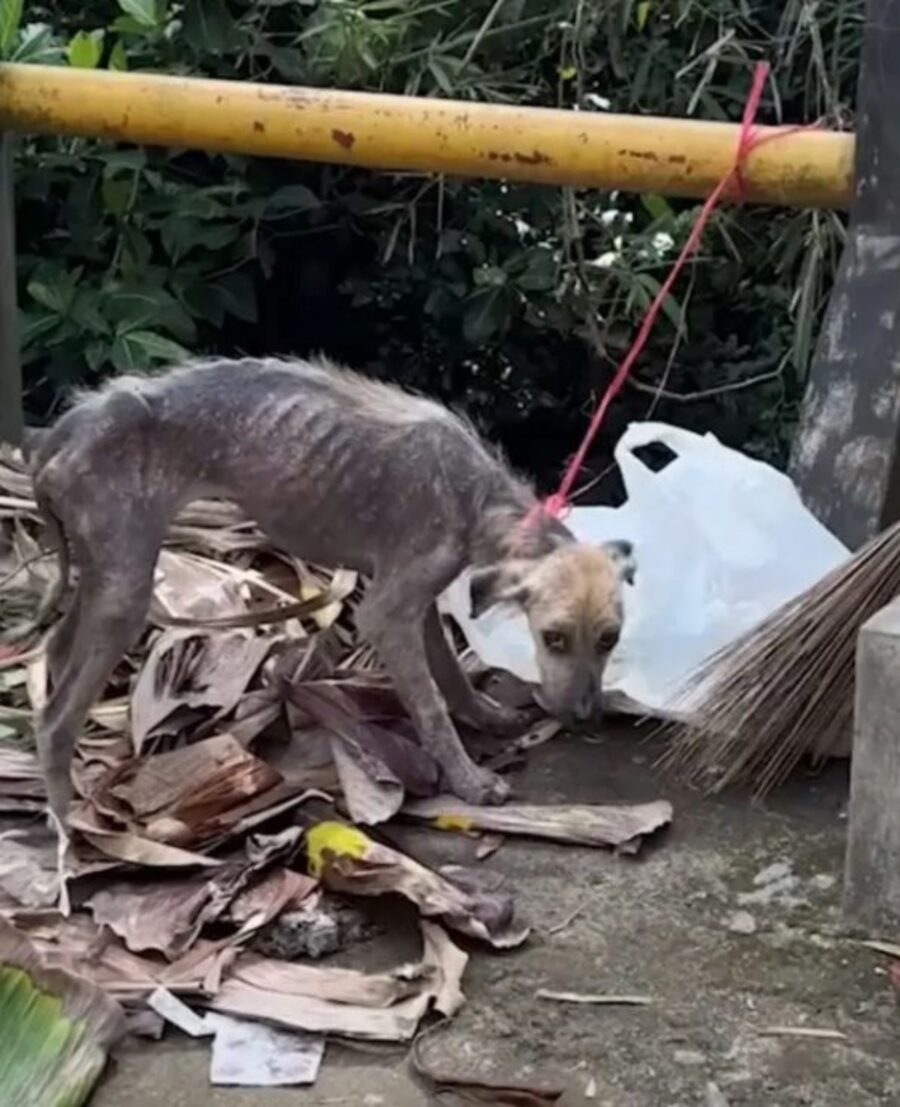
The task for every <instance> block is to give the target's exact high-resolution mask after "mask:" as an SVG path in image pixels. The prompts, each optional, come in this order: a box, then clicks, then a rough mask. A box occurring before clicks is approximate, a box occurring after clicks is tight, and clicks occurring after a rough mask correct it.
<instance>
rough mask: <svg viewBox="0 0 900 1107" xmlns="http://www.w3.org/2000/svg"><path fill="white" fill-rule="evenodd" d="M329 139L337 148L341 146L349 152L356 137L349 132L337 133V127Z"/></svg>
mask: <svg viewBox="0 0 900 1107" xmlns="http://www.w3.org/2000/svg"><path fill="white" fill-rule="evenodd" d="M331 137H332V138H333V139H334V141H335V142H336V143H337V144H338V146H343V148H344V149H345V150H349V149H350V147H351V146H352V145H353V143H354V142H356V135H354V134H351V133H350V131H339V130H338V129H337V127H335V128H334V130H333V131H332V132H331Z"/></svg>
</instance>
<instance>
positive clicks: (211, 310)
mask: <svg viewBox="0 0 900 1107" xmlns="http://www.w3.org/2000/svg"><path fill="white" fill-rule="evenodd" d="M184 302H185V304H186V305H187V306H188V308H190V310H191V312H192V313H193V314H194V315H196V316H198V317H199V318H201V319H206V320H208V321H209V322H210V323H212V324H213V326H214V327H221V326H222V323H223V322H224V320H225V300H224V298H223V296H222V292H221V290H220V289H219V288H218V287H217V286H216V285H214V284H206V283H204V282H202V281H198V282H197V283H196V284H191V285H188V287H187V288H185V290H184Z"/></svg>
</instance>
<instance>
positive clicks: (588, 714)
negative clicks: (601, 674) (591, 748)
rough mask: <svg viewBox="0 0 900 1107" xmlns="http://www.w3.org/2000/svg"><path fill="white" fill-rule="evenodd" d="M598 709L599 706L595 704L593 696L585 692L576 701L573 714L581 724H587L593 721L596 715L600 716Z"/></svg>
mask: <svg viewBox="0 0 900 1107" xmlns="http://www.w3.org/2000/svg"><path fill="white" fill-rule="evenodd" d="M598 707H599V704H597V703H596V702H595V700H594V696H593V694H592V693H591V692H585V693H584V695H583V696H580V697H579V699H577V700H576V701H575V708H574V711H573V714H574V716H575V718H576V719H577V720H578V722H579V723H586V722H588V721H589V720H591V719H593V717H594V715H596V714H599V712H598V710H597V709H598Z"/></svg>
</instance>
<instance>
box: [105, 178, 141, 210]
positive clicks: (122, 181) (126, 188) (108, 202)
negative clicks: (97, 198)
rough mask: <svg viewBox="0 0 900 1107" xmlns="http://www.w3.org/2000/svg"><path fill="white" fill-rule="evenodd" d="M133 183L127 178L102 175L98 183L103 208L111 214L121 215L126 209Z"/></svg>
mask: <svg viewBox="0 0 900 1107" xmlns="http://www.w3.org/2000/svg"><path fill="white" fill-rule="evenodd" d="M133 191H134V185H133V184H132V182H131V181H130V180H128V179H127V178H122V177H104V179H103V182H102V184H101V185H100V195H101V197H102V198H103V210H104V211H108V212H110V214H112V215H123V214H124V213H125V212H126V211H127V210H128V205H129V203H130V201H131V194H132V192H133Z"/></svg>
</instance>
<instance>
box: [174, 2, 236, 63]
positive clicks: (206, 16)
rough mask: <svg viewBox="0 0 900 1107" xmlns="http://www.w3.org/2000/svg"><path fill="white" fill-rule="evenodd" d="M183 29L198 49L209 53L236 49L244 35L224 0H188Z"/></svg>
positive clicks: (221, 52)
mask: <svg viewBox="0 0 900 1107" xmlns="http://www.w3.org/2000/svg"><path fill="white" fill-rule="evenodd" d="M184 33H185V35H186V36H187V39H188V41H189V42H190V44H191V46H192V47H194V49H195V50H197V49H202V50H205V51H206V52H207V53H209V54H224V53H227V52H228V51H229V50H236V49H238V48H239V47H240V46H241V43H242V38H243V36H242V35H241V33H240V31H239V29H238V27H237V26H236V24H235V21H234V19H233V17H232V15H231V12H230V11H229V10H228V7H227V5H226V4H225V0H187V3H186V4H185V7H184Z"/></svg>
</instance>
